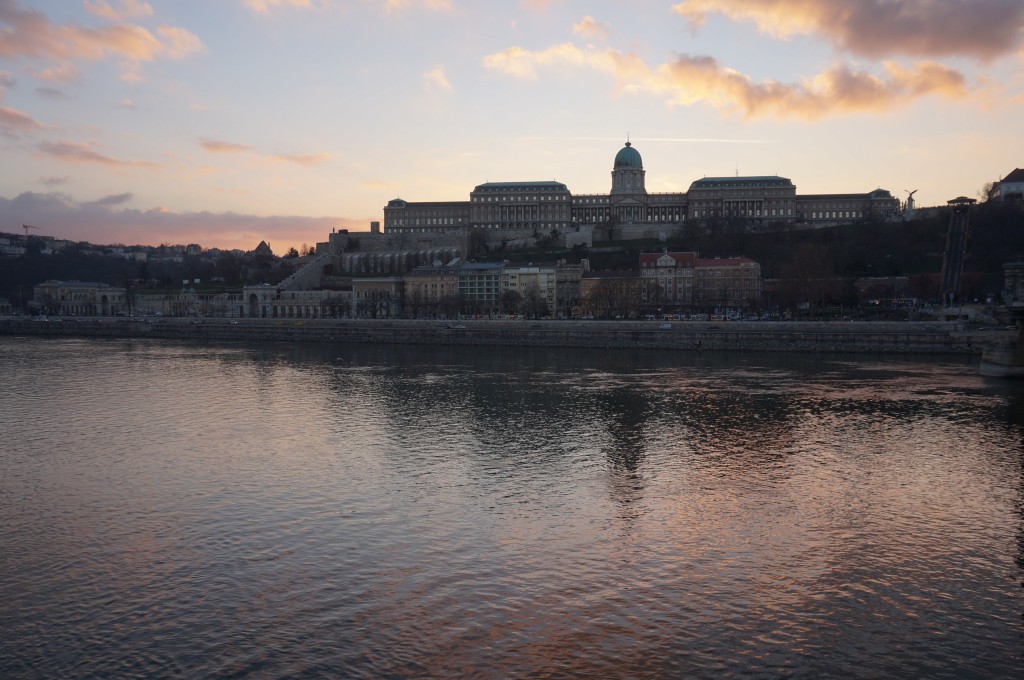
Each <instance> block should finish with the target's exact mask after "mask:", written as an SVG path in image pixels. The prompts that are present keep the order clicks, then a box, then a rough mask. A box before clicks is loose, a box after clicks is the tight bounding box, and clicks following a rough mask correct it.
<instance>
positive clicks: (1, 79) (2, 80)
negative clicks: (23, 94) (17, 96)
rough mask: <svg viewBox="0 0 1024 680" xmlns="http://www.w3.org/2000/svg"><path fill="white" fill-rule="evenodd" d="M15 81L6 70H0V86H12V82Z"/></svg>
mask: <svg viewBox="0 0 1024 680" xmlns="http://www.w3.org/2000/svg"><path fill="white" fill-rule="evenodd" d="M16 82H17V81H16V80H15V79H14V76H12V75H11V74H10V73H8V72H7V71H0V88H2V87H14V83H16Z"/></svg>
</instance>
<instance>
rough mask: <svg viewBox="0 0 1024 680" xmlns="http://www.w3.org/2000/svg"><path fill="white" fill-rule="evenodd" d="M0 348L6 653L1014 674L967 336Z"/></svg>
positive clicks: (985, 396)
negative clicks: (487, 345) (936, 350)
mask: <svg viewBox="0 0 1024 680" xmlns="http://www.w3.org/2000/svg"><path fill="white" fill-rule="evenodd" d="M0 372H2V374H3V375H4V376H5V377H6V378H7V379H8V383H9V384H10V385H11V386H12V389H10V390H5V391H0V412H2V413H6V414H10V417H9V420H8V423H9V424H8V425H7V426H8V427H9V428H10V433H9V436H8V438H7V441H8V442H9V447H8V449H9V450H4V451H2V452H0V463H2V465H3V469H4V475H3V476H2V477H0V522H2V524H0V526H3V528H4V538H5V544H6V546H7V549H6V550H5V551H0V601H2V602H4V603H5V605H4V606H3V608H0V630H3V631H4V632H3V633H2V634H0V673H2V674H3V675H4V676H26V675H35V676H53V677H58V676H59V677H75V676H78V677H89V676H99V675H117V676H124V677H130V676H152V675H161V674H164V675H166V674H174V673H178V674H182V675H195V676H221V675H240V676H246V675H251V676H260V677H294V676H337V675H342V674H343V675H345V676H348V677H382V676H383V677H423V676H447V675H459V676H477V677H522V676H545V677H581V676H587V677H592V676H602V677H603V676H629V677H664V676H666V675H671V676H680V675H687V676H689V675H696V676H705V677H711V676H715V677H718V676H730V675H753V676H775V675H790V674H792V675H801V676H812V677H889V676H891V677H910V676H928V677H964V676H968V677H969V676H978V677H998V676H1000V675H1003V676H1008V677H1012V676H1016V675H1018V674H1020V673H1024V663H1022V660H1021V658H1020V654H1019V640H1020V636H1021V634H1022V632H1024V631H1022V625H1021V613H1022V612H1024V596H1022V592H1021V588H1020V584H1021V583H1020V582H1021V576H1022V573H1021V570H1022V568H1024V564H1022V561H1024V529H1022V527H1024V519H1022V499H1024V472H1022V470H1024V462H1022V451H1024V445H1022V432H1024V427H1022V426H1024V406H1022V399H1021V397H1022V392H1021V387H1020V386H1019V385H1014V384H1011V383H1000V382H995V381H988V380H984V379H982V378H980V377H978V376H977V375H976V374H975V371H974V368H973V366H971V365H970V364H969V363H967V362H938V363H936V362H935V361H934V360H933V359H928V360H927V361H919V360H905V361H888V360H887V361H873V360H865V359H864V358H856V359H851V358H850V357H803V356H798V357H784V356H756V357H742V356H736V355H723V356H716V355H708V354H678V355H677V354H673V353H653V354H642V353H607V352H593V351H587V352H572V351H544V350H538V349H523V350H514V349H479V350H472V349H467V348H454V349H444V348H441V349H434V348H417V347H366V346H356V347H348V346H341V345H339V346H334V347H322V346H301V347H300V346H295V347H291V346H288V345H283V344H282V345H242V344H238V345H217V346H212V345H211V346H199V347H196V346H190V345H184V344H180V345H179V344H173V343H156V342H146V341H116V342H113V341H112V342H94V341H68V340H59V341H44V342H42V343H38V342H36V341H33V343H32V344H27V343H21V342H18V341H16V340H13V339H0ZM55 424H56V425H55ZM168 669H170V670H168Z"/></svg>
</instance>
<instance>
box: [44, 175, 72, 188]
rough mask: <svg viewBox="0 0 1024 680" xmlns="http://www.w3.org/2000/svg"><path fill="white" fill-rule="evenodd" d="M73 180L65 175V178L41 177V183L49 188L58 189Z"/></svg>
mask: <svg viewBox="0 0 1024 680" xmlns="http://www.w3.org/2000/svg"><path fill="white" fill-rule="evenodd" d="M70 180H71V178H70V177H68V176H67V175H64V176H63V177H40V178H39V183H40V184H43V185H45V186H48V187H57V186H60V185H62V184H67V183H68V182H69V181H70Z"/></svg>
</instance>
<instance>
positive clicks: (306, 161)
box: [269, 153, 331, 167]
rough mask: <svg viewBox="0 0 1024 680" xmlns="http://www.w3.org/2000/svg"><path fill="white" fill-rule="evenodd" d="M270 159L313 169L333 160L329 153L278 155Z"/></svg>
mask: <svg viewBox="0 0 1024 680" xmlns="http://www.w3.org/2000/svg"><path fill="white" fill-rule="evenodd" d="M269 158H270V159H271V160H275V161H286V162H288V163H297V164H299V165H304V166H306V167H312V166H314V165H320V164H321V163H326V162H327V161H329V160H331V155H330V154H327V153H293V154H278V155H275V156H270V157H269Z"/></svg>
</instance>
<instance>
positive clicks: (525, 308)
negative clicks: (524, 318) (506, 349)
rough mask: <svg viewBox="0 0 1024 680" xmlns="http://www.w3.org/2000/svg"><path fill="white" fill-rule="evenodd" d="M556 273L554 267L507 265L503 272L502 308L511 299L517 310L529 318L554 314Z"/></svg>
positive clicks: (549, 265)
mask: <svg viewBox="0 0 1024 680" xmlns="http://www.w3.org/2000/svg"><path fill="white" fill-rule="evenodd" d="M557 272H558V266H557V265H556V264H555V263H544V264H534V263H532V262H531V263H521V264H513V263H506V264H505V266H504V267H503V268H502V270H501V301H502V303H503V307H506V306H507V302H508V301H509V298H510V296H511V300H512V301H513V302H514V303H515V304H516V306H518V310H510V309H505V308H503V309H502V311H503V312H508V311H519V312H520V313H523V314H527V315H530V316H547V315H548V314H554V310H555V309H556V308H557V299H558V296H557V289H558V286H557Z"/></svg>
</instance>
